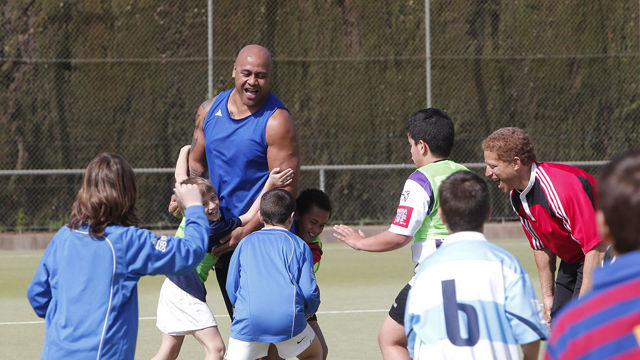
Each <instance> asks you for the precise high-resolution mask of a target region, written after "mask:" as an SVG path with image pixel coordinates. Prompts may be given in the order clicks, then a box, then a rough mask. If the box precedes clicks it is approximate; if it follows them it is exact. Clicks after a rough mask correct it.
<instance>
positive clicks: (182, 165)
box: [168, 145, 191, 217]
mask: <svg viewBox="0 0 640 360" xmlns="http://www.w3.org/2000/svg"><path fill="white" fill-rule="evenodd" d="M190 150H191V145H185V146H183V147H182V148H181V149H180V154H179V155H178V160H176V169H175V171H174V176H175V178H176V183H180V182H182V180H184V179H186V178H187V177H189V151H190ZM168 211H169V212H170V213H171V214H173V216H175V217H181V216H182V211H180V207H179V206H178V201H177V199H176V196H175V194H174V195H171V200H170V201H169V209H168Z"/></svg>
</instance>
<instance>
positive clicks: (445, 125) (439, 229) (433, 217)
mask: <svg viewBox="0 0 640 360" xmlns="http://www.w3.org/2000/svg"><path fill="white" fill-rule="evenodd" d="M406 132H407V139H408V141H409V145H410V146H411V159H412V160H413V162H414V164H415V165H416V166H417V167H418V169H417V170H416V171H414V172H413V173H412V174H411V175H410V176H409V178H408V179H407V181H406V182H405V184H404V189H403V190H402V194H401V196H400V203H399V205H398V208H397V212H396V216H395V218H394V219H393V222H392V223H391V225H390V227H389V229H388V230H386V231H383V232H381V233H379V234H377V235H374V236H370V237H365V236H364V233H362V231H360V230H359V231H357V232H356V231H355V230H353V229H352V228H351V227H349V226H346V225H336V226H334V231H335V232H334V236H335V237H336V238H338V239H339V240H341V241H344V242H345V243H346V244H347V245H349V246H351V247H352V248H354V249H356V250H364V251H371V252H383V251H391V250H395V249H399V248H401V247H403V246H405V245H407V244H408V243H410V242H411V239H413V244H412V246H411V254H412V260H413V262H415V263H416V264H418V263H420V261H422V260H423V259H424V258H426V257H427V256H429V255H430V254H431V253H433V252H434V251H435V250H436V248H437V247H438V246H439V245H440V244H441V243H442V241H443V240H444V238H445V236H446V235H447V234H448V231H447V228H446V226H445V225H444V223H443V222H442V219H441V218H440V216H439V215H438V206H439V199H438V188H439V187H440V184H441V183H442V182H443V181H444V180H445V179H446V178H447V177H448V176H449V175H451V174H453V173H455V172H456V171H460V170H467V171H468V169H467V168H466V167H464V166H463V165H460V164H458V163H456V162H454V161H451V160H449V159H448V157H449V154H450V153H451V148H452V147H453V140H454V126H453V122H452V121H451V119H450V118H449V116H448V115H447V114H446V113H445V112H444V111H442V110H439V109H436V108H429V109H424V110H420V111H418V112H416V113H415V114H413V115H412V116H411V117H410V118H409V120H408V121H407V126H406ZM412 281H413V278H412V279H411V280H410V281H409V283H408V284H407V285H406V286H405V287H404V288H403V289H402V290H401V291H400V293H399V294H398V296H397V297H396V300H395V302H394V304H393V306H392V307H391V309H390V310H389V315H388V316H387V318H386V319H385V321H384V322H383V324H382V327H381V328H380V331H379V332H378V344H379V346H380V351H381V352H382V357H383V358H384V359H410V358H409V352H408V350H407V338H406V336H405V334H404V310H405V304H406V300H407V294H408V292H409V289H410V288H411V283H412Z"/></svg>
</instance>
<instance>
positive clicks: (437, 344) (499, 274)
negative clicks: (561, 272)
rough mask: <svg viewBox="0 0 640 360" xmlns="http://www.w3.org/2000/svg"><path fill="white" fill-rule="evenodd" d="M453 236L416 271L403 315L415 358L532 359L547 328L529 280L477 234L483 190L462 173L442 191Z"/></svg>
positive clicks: (483, 213) (485, 203)
mask: <svg viewBox="0 0 640 360" xmlns="http://www.w3.org/2000/svg"><path fill="white" fill-rule="evenodd" d="M439 195H440V208H439V209H438V211H439V212H440V216H441V218H442V220H443V221H444V223H445V224H446V225H447V227H448V228H449V229H450V231H451V235H449V236H447V238H446V240H445V241H444V242H443V244H442V245H441V246H440V248H439V249H438V251H436V252H435V253H433V254H432V255H430V256H429V257H427V258H426V259H425V260H424V261H423V262H422V263H421V264H420V266H419V268H418V271H417V275H416V279H415V283H414V284H413V287H412V288H411V290H410V292H409V298H408V300H407V307H406V312H405V321H404V324H405V330H406V335H407V339H408V342H409V345H408V350H409V354H410V355H411V357H412V358H413V359H427V358H433V359H447V358H448V359H471V358H475V359H518V358H519V357H520V353H519V350H518V346H520V347H521V348H522V352H523V353H524V358H525V359H537V358H538V351H539V346H540V340H545V339H546V338H547V329H546V326H545V323H544V320H543V317H542V313H541V311H540V307H539V305H538V300H537V298H536V295H535V292H534V290H533V286H532V284H531V280H530V279H529V275H528V274H527V273H526V272H525V270H524V269H523V268H522V265H521V264H520V263H519V262H518V260H517V259H516V258H515V257H514V256H513V255H511V254H510V253H509V252H507V251H506V250H504V249H502V248H501V247H499V246H497V245H495V244H492V243H490V242H488V241H487V239H486V237H485V236H484V234H482V232H481V231H482V228H483V225H484V221H485V220H486V219H487V218H488V216H489V213H490V210H491V207H490V205H489V192H488V188H487V185H486V183H485V182H484V181H483V180H482V179H481V178H480V177H479V176H477V175H475V174H473V173H471V172H467V171H460V172H457V173H454V174H452V175H451V176H449V177H448V178H447V179H446V180H445V181H444V182H443V183H442V185H441V186H440V193H439Z"/></svg>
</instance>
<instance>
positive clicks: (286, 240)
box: [225, 189, 322, 360]
mask: <svg viewBox="0 0 640 360" xmlns="http://www.w3.org/2000/svg"><path fill="white" fill-rule="evenodd" d="M294 210H295V199H294V198H293V196H291V194H290V193H289V192H287V191H286V190H283V189H273V190H270V191H267V192H266V193H265V194H264V195H263V196H262V198H261V200H260V219H261V220H262V221H263V222H264V224H265V227H264V228H263V229H262V230H260V231H256V232H254V233H251V234H249V235H248V236H246V237H245V238H244V239H242V241H241V242H240V245H238V247H237V248H236V250H235V251H234V253H233V256H232V257H231V263H230V264H229V273H228V275H227V292H228V293H229V299H230V300H231V303H232V304H233V307H234V310H233V322H232V323H231V334H230V336H229V347H228V351H227V354H226V355H225V359H228V360H246V359H256V358H261V357H263V356H265V355H267V352H268V349H269V343H273V344H274V345H275V346H276V348H277V349H278V354H279V355H280V357H282V358H285V359H288V358H291V357H295V356H297V357H298V358H301V359H303V358H304V359H317V360H320V359H322V347H321V345H320V342H319V340H318V338H317V337H316V336H315V333H314V331H313V329H312V328H311V327H310V326H309V324H308V323H307V320H306V318H307V317H310V316H311V315H313V314H314V313H315V312H316V310H317V309H318V305H320V293H319V291H318V287H317V285H316V278H315V274H314V271H313V255H312V254H311V249H310V248H309V246H307V244H306V243H305V242H304V240H302V239H301V238H299V237H298V236H296V235H294V234H293V233H291V232H290V231H289V230H288V229H289V228H291V223H292V222H293V212H294Z"/></svg>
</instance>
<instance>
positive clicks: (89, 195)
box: [69, 153, 140, 238]
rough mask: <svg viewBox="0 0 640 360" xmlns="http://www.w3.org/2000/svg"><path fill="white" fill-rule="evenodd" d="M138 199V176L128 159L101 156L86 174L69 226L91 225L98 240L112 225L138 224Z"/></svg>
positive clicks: (72, 210) (90, 229)
mask: <svg viewBox="0 0 640 360" xmlns="http://www.w3.org/2000/svg"><path fill="white" fill-rule="evenodd" d="M137 196H138V187H137V185H136V177H135V175H134V173H133V169H131V166H130V165H129V163H128V162H127V160H125V159H124V158H123V157H121V156H120V155H116V154H110V153H102V154H99V155H98V156H96V157H95V158H93V160H91V162H90V163H89V165H88V166H87V169H86V170H85V172H84V179H83V180H82V187H81V188H80V190H79V191H78V195H77V196H76V200H75V202H74V203H73V206H72V207H71V217H70V220H69V227H70V228H72V229H78V228H79V227H81V226H83V225H89V235H90V236H91V237H94V238H99V237H102V236H104V230H105V228H106V227H107V225H109V224H118V225H124V226H131V225H137V224H138V223H139V222H140V218H139V217H138V214H137V210H136V198H137Z"/></svg>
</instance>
